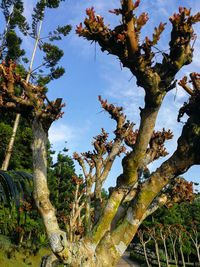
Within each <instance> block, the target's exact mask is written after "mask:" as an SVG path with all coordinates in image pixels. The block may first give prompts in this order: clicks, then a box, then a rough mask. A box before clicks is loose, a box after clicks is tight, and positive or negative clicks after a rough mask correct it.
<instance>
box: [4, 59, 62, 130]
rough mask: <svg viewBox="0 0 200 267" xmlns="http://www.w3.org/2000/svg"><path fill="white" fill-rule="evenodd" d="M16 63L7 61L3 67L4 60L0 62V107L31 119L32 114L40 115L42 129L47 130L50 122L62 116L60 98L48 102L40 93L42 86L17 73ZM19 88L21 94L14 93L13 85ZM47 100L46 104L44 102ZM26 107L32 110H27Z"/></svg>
mask: <svg viewBox="0 0 200 267" xmlns="http://www.w3.org/2000/svg"><path fill="white" fill-rule="evenodd" d="M15 67H16V64H15V63H14V64H13V63H12V60H10V62H9V67H5V62H4V61H3V62H2V64H0V77H1V78H2V80H3V82H2V84H1V86H2V87H1V89H0V108H1V109H4V110H7V111H9V110H11V111H15V112H18V113H21V114H22V115H23V116H25V117H27V116H29V118H31V119H33V117H34V116H36V115H37V116H38V117H40V120H41V122H42V123H43V127H44V129H46V130H48V128H49V127H50V125H51V123H52V122H53V121H54V120H55V119H58V118H59V117H62V115H63V112H62V113H61V108H62V107H63V106H64V105H61V101H62V99H61V98H58V99H56V100H55V101H53V102H50V101H49V100H48V98H47V97H46V96H45V95H42V94H41V90H42V87H38V86H35V85H33V84H31V83H27V82H26V81H25V80H24V79H23V78H21V77H20V76H19V75H17V74H16V73H15V72H14V70H15ZM16 85H17V86H18V87H20V88H21V91H22V92H23V93H22V95H21V96H17V95H16V93H15V86H16ZM45 100H46V101H47V105H46V104H45ZM27 109H29V111H32V112H27Z"/></svg>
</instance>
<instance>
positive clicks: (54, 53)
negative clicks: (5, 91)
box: [1, 0, 71, 171]
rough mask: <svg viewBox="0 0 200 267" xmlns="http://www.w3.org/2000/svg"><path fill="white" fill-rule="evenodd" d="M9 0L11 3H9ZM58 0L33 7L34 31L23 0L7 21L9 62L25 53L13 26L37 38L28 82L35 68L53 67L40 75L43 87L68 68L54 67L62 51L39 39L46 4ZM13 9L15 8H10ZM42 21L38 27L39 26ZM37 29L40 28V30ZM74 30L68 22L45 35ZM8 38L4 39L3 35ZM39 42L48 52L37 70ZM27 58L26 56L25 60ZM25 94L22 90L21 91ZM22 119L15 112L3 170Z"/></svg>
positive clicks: (56, 37)
mask: <svg viewBox="0 0 200 267" xmlns="http://www.w3.org/2000/svg"><path fill="white" fill-rule="evenodd" d="M7 2H8V3H7ZM59 2H60V1H50V2H49V1H46V0H40V1H39V2H38V3H37V4H36V7H35V8H34V12H33V14H32V32H31V33H29V32H28V31H29V26H28V24H27V22H26V20H25V18H24V17H23V16H22V15H21V13H22V12H23V10H24V9H23V2H22V1H20V0H19V1H17V2H13V4H12V7H13V5H14V7H15V8H14V14H13V16H12V17H11V15H10V16H9V17H8V20H7V21H8V22H7V27H6V30H5V34H4V35H5V36H6V34H7V36H6V37H7V38H6V41H7V42H6V47H7V54H6V62H9V60H16V59H19V58H20V57H21V56H23V55H24V54H25V51H24V50H20V44H21V39H20V38H18V37H17V35H16V33H15V32H14V31H13V29H14V28H15V27H16V26H17V25H18V27H19V29H20V30H21V31H22V32H23V33H24V34H25V35H27V34H29V35H30V36H31V37H32V38H33V39H35V45H34V49H33V53H32V57H31V60H30V65H29V68H28V72H27V75H26V82H27V83H28V82H29V80H30V78H31V75H32V76H34V77H35V76H37V73H36V70H38V69H40V71H41V72H42V70H41V67H44V66H45V67H46V68H50V73H49V74H48V75H41V74H40V75H38V78H37V81H36V83H37V84H38V85H40V86H43V87H44V86H45V85H46V84H47V83H49V82H50V81H51V80H53V79H58V78H59V77H61V76H62V75H63V74H64V72H65V70H64V68H62V67H57V68H55V66H56V65H57V63H58V61H59V60H60V58H61V57H62V56H63V51H62V50H60V49H59V48H58V47H57V46H55V45H51V44H50V43H47V42H45V43H43V42H42V41H41V38H40V32H41V27H42V22H43V18H44V11H45V8H46V7H49V8H55V7H58V6H59ZM9 5H11V2H10V1H3V2H2V5H1V7H2V8H3V10H4V15H5V18H7V13H8V6H9ZM11 10H12V8H11ZM38 24H39V27H37V26H38ZM37 28H38V29H37ZM70 30H71V26H70V25H66V26H64V27H60V26H58V28H57V29H56V30H55V31H54V32H53V33H52V32H50V33H49V36H47V37H46V38H49V40H50V41H54V40H61V35H64V36H66V35H67V34H68V33H69V32H70ZM4 39H5V38H4ZM4 39H3V41H4ZM3 41H2V45H3ZM38 44H40V45H39V48H40V49H41V50H42V51H43V52H44V53H45V56H44V57H43V60H44V61H43V63H42V64H41V65H40V66H38V67H37V68H36V69H34V70H33V69H32V66H33V61H34V58H35V53H36V49H37V46H38ZM23 60H24V61H26V60H27V59H26V60H25V58H24V59H23ZM45 90H47V88H45V89H44V91H45ZM21 93H22V95H23V92H21ZM19 121H20V114H17V115H16V119H15V122H14V126H13V132H12V136H11V138H10V141H9V144H8V147H7V150H6V153H5V159H4V161H3V164H2V169H3V170H4V171H6V170H7V169H8V165H9V162H10V157H11V153H12V150H13V145H14V141H15V137H16V133H17V129H18V126H19Z"/></svg>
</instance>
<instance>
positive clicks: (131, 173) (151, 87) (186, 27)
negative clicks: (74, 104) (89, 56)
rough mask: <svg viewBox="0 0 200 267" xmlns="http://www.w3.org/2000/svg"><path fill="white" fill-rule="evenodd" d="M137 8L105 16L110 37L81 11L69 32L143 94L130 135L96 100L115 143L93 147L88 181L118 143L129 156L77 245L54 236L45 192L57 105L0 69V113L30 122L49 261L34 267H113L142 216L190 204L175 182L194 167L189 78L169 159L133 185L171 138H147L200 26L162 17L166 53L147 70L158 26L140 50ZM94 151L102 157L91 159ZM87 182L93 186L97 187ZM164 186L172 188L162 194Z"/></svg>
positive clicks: (126, 2)
mask: <svg viewBox="0 0 200 267" xmlns="http://www.w3.org/2000/svg"><path fill="white" fill-rule="evenodd" d="M139 3H140V1H135V2H134V3H133V2H132V0H122V1H121V8H120V9H115V10H114V11H111V13H114V14H116V15H121V16H122V23H121V24H120V25H119V26H117V27H115V28H114V30H111V29H109V28H108V26H106V25H105V24H104V22H103V18H102V17H101V16H99V15H98V16H95V12H94V9H93V8H91V9H87V11H86V12H87V16H88V17H86V19H85V21H84V24H85V27H83V25H82V24H80V26H77V34H79V35H80V36H83V37H85V38H86V39H88V40H91V41H96V42H98V43H99V45H100V46H101V48H102V50H103V51H108V52H109V54H113V55H116V56H118V58H119V59H120V61H121V62H122V65H123V66H124V67H127V68H129V69H130V71H131V72H132V74H133V75H134V76H135V77H136V79H137V85H138V86H140V87H143V88H144V90H145V93H146V95H145V99H144V101H145V106H144V108H141V109H140V119H141V122H140V126H139V130H138V131H137V130H136V131H133V126H134V124H133V123H131V122H129V121H127V120H126V117H125V115H124V114H123V112H122V108H121V107H115V106H114V105H112V104H108V102H107V101H104V100H102V99H101V97H100V98H99V100H100V103H101V105H102V108H103V109H104V110H105V111H107V112H108V113H109V114H110V115H111V118H112V119H114V120H115V121H116V123H117V126H116V129H115V131H114V134H115V138H114V140H113V142H111V143H110V144H109V146H108V144H107V140H106V139H105V138H103V140H102V138H99V139H98V140H96V141H97V142H96V143H95V142H94V143H95V151H94V153H93V155H95V156H96V157H97V159H95V160H94V159H93V161H94V164H95V167H94V172H95V178H97V177H105V176H107V173H108V172H109V171H110V168H111V166H112V162H113V161H114V159H115V157H116V156H117V155H118V154H119V152H120V151H121V149H120V148H121V145H122V142H123V141H125V143H126V145H127V146H128V147H129V148H130V151H128V152H127V153H126V155H125V156H124V158H123V160H122V167H123V172H122V174H121V175H119V177H118V178H117V184H116V186H115V187H114V188H112V189H111V190H110V195H109V199H108V200H107V203H106V205H105V208H104V209H103V211H102V213H101V215H100V216H97V221H96V222H95V223H94V225H93V226H92V229H91V231H89V232H88V233H87V234H86V235H85V236H83V237H82V239H81V240H79V241H78V242H70V241H69V240H68V239H67V238H66V233H65V232H64V231H62V230H61V229H60V228H59V225H58V222H57V219H56V215H55V209H54V207H53V206H52V204H51V202H50V201H49V190H48V187H47V172H46V169H47V164H46V142H47V133H48V129H49V127H50V125H51V123H52V122H53V121H54V120H55V119H56V118H58V117H60V116H61V99H57V100H55V101H53V102H50V101H48V99H47V98H46V96H45V95H41V94H40V91H41V89H40V88H39V87H37V86H35V85H32V84H30V83H29V84H27V83H26V81H25V80H24V79H23V78H21V77H20V76H19V75H16V74H15V71H14V69H15V64H13V63H12V62H10V66H9V68H7V67H6V66H5V65H4V64H0V73H1V77H2V78H3V79H4V82H3V84H2V88H1V94H2V95H1V101H0V109H1V111H11V112H20V113H21V114H22V115H23V116H25V117H28V119H30V121H31V125H32V132H33V145H32V149H33V177H34V178H33V179H34V199H35V202H36V205H37V207H38V210H39V212H40V214H41V216H42V219H43V222H44V225H45V228H46V231H47V235H48V239H49V243H50V246H51V249H52V252H53V253H54V255H50V256H48V257H46V258H44V259H43V262H42V266H52V264H53V263H52V262H58V261H60V262H63V263H64V264H66V265H69V266H114V265H115V264H116V263H117V261H118V259H119V258H120V257H121V255H122V254H123V253H124V251H125V250H126V248H127V247H128V245H129V243H130V242H131V240H132V238H133V237H134V235H135V234H136V233H137V230H138V227H139V226H140V224H141V223H142V221H143V220H144V219H145V218H146V217H147V216H148V215H150V214H152V213H153V212H154V211H155V210H157V209H158V208H160V207H161V206H163V205H164V204H166V205H170V203H174V202H180V201H185V200H190V199H192V198H193V197H194V195H193V192H192V183H187V182H186V181H184V180H182V179H176V178H177V176H178V175H181V174H183V173H185V172H186V171H187V170H188V169H189V168H190V167H191V166H193V165H195V164H199V163H200V157H199V144H200V142H199V141H200V135H199V132H200V131H199V129H200V120H199V101H200V92H199V91H200V85H199V77H200V75H198V74H195V73H193V74H191V83H192V85H193V89H191V88H190V87H189V85H188V84H187V79H186V78H184V79H183V80H181V82H180V85H181V86H182V87H183V88H184V89H185V90H186V91H187V92H188V93H189V94H190V98H189V102H188V103H185V104H184V106H183V107H182V108H181V110H180V112H179V115H178V120H180V118H181V117H182V116H183V115H184V114H187V115H188V120H187V122H186V123H185V125H184V126H183V130H182V133H181V136H180V138H179V140H178V144H177V148H176V150H175V152H174V154H173V155H172V156H171V157H170V158H169V159H167V160H166V161H165V162H164V163H162V165H161V166H160V167H159V168H158V169H157V170H156V171H155V172H154V173H152V174H151V175H150V176H149V178H147V179H142V180H141V177H142V173H143V171H145V170H146V167H147V165H148V164H149V163H150V162H152V161H154V160H155V159H157V158H159V157H161V156H165V155H166V151H165V149H164V142H165V141H166V140H168V139H171V138H172V133H171V131H166V130H164V129H163V131H162V132H155V131H154V126H155V121H156V118H157V114H158V111H159V109H160V106H161V104H162V101H163V99H164V97H165V95H166V94H167V93H168V92H169V91H170V90H171V89H172V88H174V86H175V84H176V82H175V75H176V74H177V72H178V71H179V70H180V69H181V68H182V67H183V66H184V65H187V64H189V63H191V61H192V55H193V47H191V44H190V43H191V41H192V40H193V38H194V32H193V28H192V26H193V24H195V23H196V22H198V21H199V20H200V13H197V14H196V15H191V10H188V9H186V8H180V9H179V13H178V14H174V16H172V17H170V22H171V24H172V32H171V40H170V42H169V53H168V54H167V53H162V55H161V56H162V57H163V58H162V61H161V63H154V62H153V58H154V56H155V52H154V50H153V47H154V46H155V45H156V44H157V42H158V40H159V38H160V35H161V33H162V32H163V30H164V26H165V24H162V23H161V24H160V25H159V27H158V28H155V33H154V34H153V39H152V40H150V39H149V38H148V37H146V38H145V40H144V41H143V42H140V39H139V34H140V31H141V28H142V27H143V26H144V25H145V23H146V22H147V20H148V17H147V14H146V13H142V14H141V15H140V16H139V17H136V15H135V10H136V8H137V7H138V5H139ZM16 83H17V84H18V85H19V86H21V87H22V88H23V90H24V93H25V95H26V99H22V98H20V97H19V96H16V94H15V92H14V85H15V84H16ZM45 101H47V103H46V102H45ZM103 136H104V133H103ZM105 148H106V151H105ZM99 151H102V153H100V154H99ZM104 152H105V153H104ZM88 156H89V157H90V154H89V155H86V158H87V159H88V158H89V157H88ZM98 160H99V161H98ZM99 162H100V163H99ZM99 164H100V165H99ZM102 164H103V165H102ZM99 166H100V167H99ZM99 171H100V172H101V174H100V176H99V174H98V172H99ZM95 181H96V183H98V181H97V179H95ZM102 181H104V180H103V179H102V178H100V184H102V183H103V182H102ZM169 184H172V186H169V187H168V188H167V190H163V188H165V189H166V187H167V186H168V185H169ZM180 189H181V192H180ZM162 190H163V191H162ZM121 207H123V208H124V214H125V216H124V217H123V218H120V220H119V221H117V222H116V223H115V225H114V227H112V228H111V223H112V221H113V219H114V217H115V216H116V215H117V212H118V210H119V209H120V208H121Z"/></svg>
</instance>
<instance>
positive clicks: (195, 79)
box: [178, 72, 200, 121]
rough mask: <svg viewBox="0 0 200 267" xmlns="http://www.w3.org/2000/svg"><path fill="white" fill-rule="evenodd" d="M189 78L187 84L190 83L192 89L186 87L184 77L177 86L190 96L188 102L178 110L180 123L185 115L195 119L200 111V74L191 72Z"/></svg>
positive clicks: (185, 78)
mask: <svg viewBox="0 0 200 267" xmlns="http://www.w3.org/2000/svg"><path fill="white" fill-rule="evenodd" d="M190 78H191V80H190V81H189V83H192V87H193V88H192V89H191V88H190V87H189V86H188V85H187V77H186V76H185V77H183V79H182V80H180V82H179V85H180V86H181V87H182V88H183V89H184V90H185V91H186V92H188V93H189V94H190V98H189V102H188V103H186V102H185V103H184V105H183V107H181V108H180V110H179V115H178V121H180V119H181V117H183V115H184V114H185V113H186V114H187V115H188V116H190V117H191V116H193V117H195V116H197V114H199V111H200V108H199V107H200V74H199V73H195V72H193V73H191V74H190Z"/></svg>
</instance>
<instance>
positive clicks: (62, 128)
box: [49, 123, 75, 144]
mask: <svg viewBox="0 0 200 267" xmlns="http://www.w3.org/2000/svg"><path fill="white" fill-rule="evenodd" d="M73 138H75V133H74V129H73V128H71V127H69V126H68V125H64V124H58V123H55V124H53V125H52V127H51V128H50V130H49V140H50V142H51V143H52V144H54V143H55V144H56V143H64V142H65V141H71V140H72V139H73Z"/></svg>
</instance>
